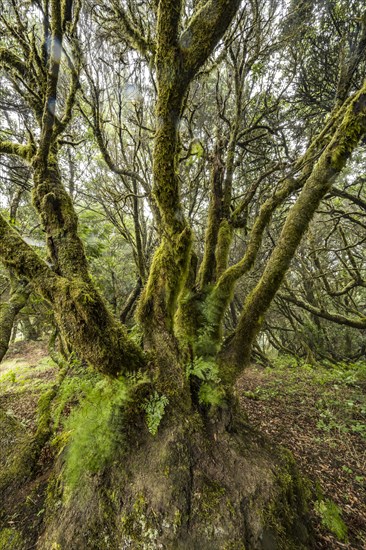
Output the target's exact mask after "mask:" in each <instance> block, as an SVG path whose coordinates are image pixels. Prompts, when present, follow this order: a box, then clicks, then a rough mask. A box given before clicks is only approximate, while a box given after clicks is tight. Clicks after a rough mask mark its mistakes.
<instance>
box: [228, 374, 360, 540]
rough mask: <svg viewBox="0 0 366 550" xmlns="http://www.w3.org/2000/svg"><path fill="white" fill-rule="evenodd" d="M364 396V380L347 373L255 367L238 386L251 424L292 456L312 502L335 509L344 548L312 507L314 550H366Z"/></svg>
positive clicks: (316, 509) (317, 510) (316, 508)
mask: <svg viewBox="0 0 366 550" xmlns="http://www.w3.org/2000/svg"><path fill="white" fill-rule="evenodd" d="M365 394H366V379H365V380H364V379H363V378H362V377H360V376H359V373H358V371H357V370H352V369H351V370H342V369H340V370H334V371H333V370H329V371H327V370H326V369H324V368H311V367H308V368H306V369H302V368H294V367H292V368H283V369H277V368H276V369H270V368H267V369H264V368H262V367H260V366H253V367H251V368H250V369H248V371H247V372H246V373H245V375H244V376H243V378H242V379H241V381H240V384H239V395H240V399H241V403H242V406H243V408H244V410H245V411H246V413H247V415H248V418H249V420H250V422H251V423H252V424H254V425H255V426H257V427H258V428H259V429H261V430H262V431H264V432H265V433H266V434H268V436H270V438H271V439H272V440H274V441H275V442H277V443H279V444H281V445H283V446H285V447H287V448H288V449H290V450H291V451H292V452H293V454H294V456H295V458H296V460H297V462H298V464H299V466H300V468H301V470H302V472H303V473H304V474H305V475H306V476H307V477H308V478H309V479H310V485H311V487H312V491H313V494H314V498H315V499H317V498H318V499H322V500H323V501H328V499H329V500H330V501H332V502H334V503H335V504H336V505H337V506H338V507H339V510H340V512H341V518H342V519H343V520H344V523H345V524H346V526H347V530H348V536H345V537H344V540H343V541H341V540H339V539H337V537H336V536H335V535H334V534H332V532H331V531H330V529H328V528H327V527H326V525H325V524H324V523H327V520H326V518H324V517H322V515H321V513H319V512H320V510H319V504H318V507H317V505H315V511H314V512H313V520H314V526H315V530H316V535H317V539H318V540H317V548H319V549H334V550H335V549H343V548H345V549H348V550H351V549H352V550H353V549H360V550H361V549H363V550H365V549H366V490H365V482H366V395H365ZM320 494H321V496H319V495H320ZM316 495H318V496H316ZM324 520H325V521H324ZM328 524H329V521H328Z"/></svg>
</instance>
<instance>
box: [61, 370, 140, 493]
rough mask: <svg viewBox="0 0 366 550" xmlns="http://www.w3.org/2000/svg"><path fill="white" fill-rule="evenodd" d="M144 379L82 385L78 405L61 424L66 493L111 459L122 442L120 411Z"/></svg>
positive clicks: (104, 380) (123, 379)
mask: <svg viewBox="0 0 366 550" xmlns="http://www.w3.org/2000/svg"><path fill="white" fill-rule="evenodd" d="M145 381H146V380H145V379H144V378H143V377H140V378H133V379H132V380H129V379H125V378H121V379H114V380H113V379H111V380H110V379H101V380H99V381H98V382H97V383H96V384H95V382H94V383H91V380H89V381H88V382H87V383H86V384H85V385H84V387H83V390H84V392H85V395H84V397H83V398H82V400H81V404H80V406H79V407H77V408H75V409H74V410H73V411H72V412H71V414H70V416H69V417H68V418H67V420H66V421H65V423H64V430H65V432H66V434H68V435H69V441H68V444H67V446H66V449H65V454H64V460H65V465H64V476H63V478H64V480H65V485H66V488H67V490H68V491H69V492H72V490H73V489H75V488H76V486H79V487H81V486H82V485H83V482H85V480H86V479H87V478H88V477H89V476H90V475H93V474H96V473H97V472H99V471H100V470H102V469H103V468H104V467H105V466H106V465H107V464H108V463H109V462H110V461H111V460H113V452H114V450H115V449H116V446H117V445H122V444H123V425H121V421H122V420H121V417H122V415H121V410H123V406H124V405H126V403H128V401H129V395H130V392H131V390H132V389H133V388H135V387H136V385H139V384H143V383H145Z"/></svg>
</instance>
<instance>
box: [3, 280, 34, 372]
mask: <svg viewBox="0 0 366 550" xmlns="http://www.w3.org/2000/svg"><path fill="white" fill-rule="evenodd" d="M29 294H30V286H29V285H27V284H24V282H23V283H21V282H18V281H17V286H16V287H15V288H13V289H12V290H11V294H10V299H9V301H8V302H4V303H2V304H0V362H1V361H2V360H3V358H4V355H5V354H6V352H7V351H8V347H9V342H10V338H11V334H12V330H13V326H14V322H15V319H16V316H17V315H18V313H19V312H20V311H21V310H22V309H23V307H24V306H25V305H26V303H27V301H28V298H29Z"/></svg>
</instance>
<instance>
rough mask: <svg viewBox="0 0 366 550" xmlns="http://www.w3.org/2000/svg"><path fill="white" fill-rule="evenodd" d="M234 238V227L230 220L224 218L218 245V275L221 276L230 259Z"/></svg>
mask: <svg viewBox="0 0 366 550" xmlns="http://www.w3.org/2000/svg"><path fill="white" fill-rule="evenodd" d="M232 240H233V227H232V225H231V224H230V223H229V222H228V220H226V219H225V220H222V222H221V224H220V229H219V234H218V238H217V247H216V275H217V278H219V277H220V276H221V275H222V273H223V272H224V271H225V269H226V268H227V265H228V261H229V252H230V245H231V242H232Z"/></svg>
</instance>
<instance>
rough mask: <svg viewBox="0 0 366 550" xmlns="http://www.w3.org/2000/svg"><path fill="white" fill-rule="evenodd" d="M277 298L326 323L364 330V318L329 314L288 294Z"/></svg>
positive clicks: (365, 322) (365, 321)
mask: <svg viewBox="0 0 366 550" xmlns="http://www.w3.org/2000/svg"><path fill="white" fill-rule="evenodd" d="M278 297H279V298H281V299H282V300H285V302H290V303H292V304H295V305H296V306H298V307H301V308H302V309H305V310H306V311H308V312H309V313H312V314H313V315H316V316H317V317H321V318H322V319H327V320H328V321H332V322H333V323H337V324H338V325H346V326H347V327H352V328H358V329H365V328H366V317H361V318H360V319H356V318H354V319H351V318H349V317H344V316H343V315H339V314H337V313H330V312H329V311H325V310H324V309H320V308H318V307H315V306H313V305H311V304H309V303H307V302H305V301H304V300H301V299H300V298H294V297H293V296H289V295H288V294H278Z"/></svg>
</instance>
